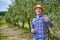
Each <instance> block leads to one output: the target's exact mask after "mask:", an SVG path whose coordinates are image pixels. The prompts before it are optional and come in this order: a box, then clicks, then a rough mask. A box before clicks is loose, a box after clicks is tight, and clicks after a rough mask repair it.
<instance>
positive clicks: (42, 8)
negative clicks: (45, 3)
mask: <svg viewBox="0 0 60 40" xmlns="http://www.w3.org/2000/svg"><path fill="white" fill-rule="evenodd" d="M37 8H40V9H41V10H43V8H42V7H35V8H34V10H36V9H37Z"/></svg>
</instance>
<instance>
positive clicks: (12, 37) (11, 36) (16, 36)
mask: <svg viewBox="0 0 60 40" xmlns="http://www.w3.org/2000/svg"><path fill="white" fill-rule="evenodd" d="M0 31H1V32H0V33H1V34H2V35H3V36H8V38H7V40H27V39H22V38H20V33H21V32H22V30H18V29H17V30H14V29H13V28H10V27H8V26H7V25H5V26H2V27H0Z"/></svg>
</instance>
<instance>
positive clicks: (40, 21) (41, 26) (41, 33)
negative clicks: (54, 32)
mask: <svg viewBox="0 0 60 40" xmlns="http://www.w3.org/2000/svg"><path fill="white" fill-rule="evenodd" d="M44 18H45V15H43V14H41V15H40V16H39V17H35V18H33V20H32V27H31V29H36V32H35V33H34V37H35V38H46V33H47V32H46V27H47V25H48V26H49V27H50V28H52V26H53V25H52V23H51V21H49V22H45V21H44Z"/></svg>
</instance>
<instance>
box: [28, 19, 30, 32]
mask: <svg viewBox="0 0 60 40" xmlns="http://www.w3.org/2000/svg"><path fill="white" fill-rule="evenodd" d="M28 25H29V29H30V32H31V26H30V19H28Z"/></svg>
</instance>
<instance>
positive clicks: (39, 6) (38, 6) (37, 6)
mask: <svg viewBox="0 0 60 40" xmlns="http://www.w3.org/2000/svg"><path fill="white" fill-rule="evenodd" d="M36 8H40V9H41V10H43V8H42V6H41V5H39V4H38V5H36V6H35V7H34V10H36Z"/></svg>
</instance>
